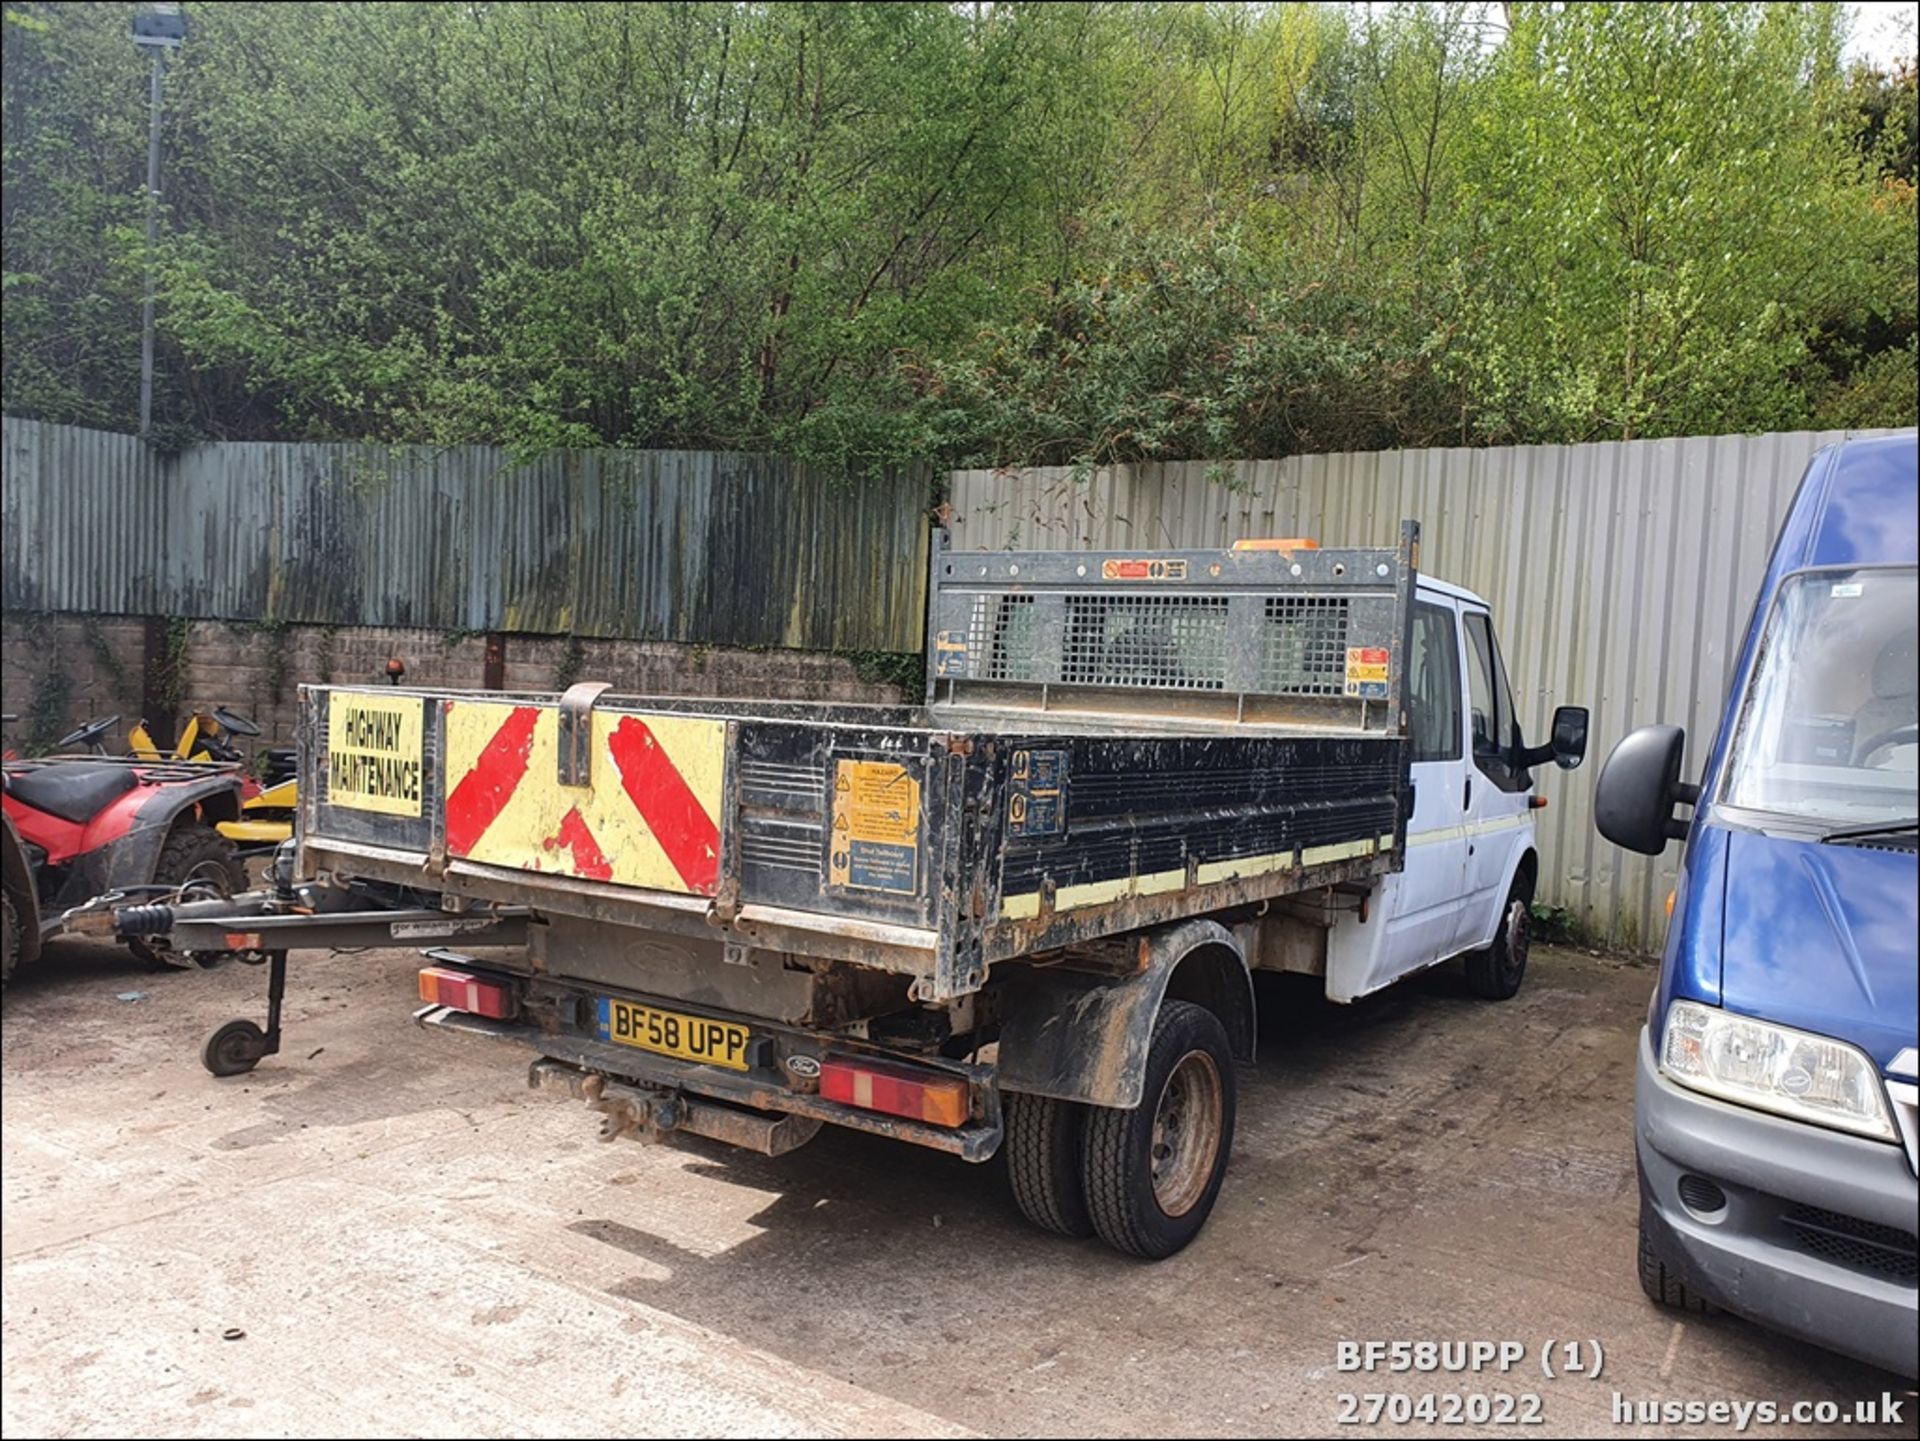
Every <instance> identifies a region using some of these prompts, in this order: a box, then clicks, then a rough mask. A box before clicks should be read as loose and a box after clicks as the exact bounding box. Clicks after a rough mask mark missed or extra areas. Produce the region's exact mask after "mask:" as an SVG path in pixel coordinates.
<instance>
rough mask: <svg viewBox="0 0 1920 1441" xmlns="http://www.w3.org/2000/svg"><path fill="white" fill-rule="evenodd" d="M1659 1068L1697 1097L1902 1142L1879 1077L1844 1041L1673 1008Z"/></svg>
mask: <svg viewBox="0 0 1920 1441" xmlns="http://www.w3.org/2000/svg"><path fill="white" fill-rule="evenodd" d="M1660 1069H1661V1070H1663V1071H1665V1072H1666V1073H1667V1074H1668V1075H1669V1076H1671V1077H1673V1079H1674V1080H1676V1081H1678V1082H1680V1083H1681V1084H1682V1085H1685V1086H1691V1087H1692V1088H1693V1089H1694V1090H1696V1091H1705V1092H1706V1093H1707V1094H1708V1095H1712V1096H1719V1097H1721V1098H1723V1099H1725V1100H1729V1101H1738V1102H1739V1103H1740V1104H1742V1105H1746V1106H1758V1107H1759V1108H1760V1109H1761V1110H1763V1111H1773V1112H1775V1113H1776V1114H1778V1115H1782V1116H1791V1117H1792V1118H1793V1119H1794V1120H1796V1121H1812V1122H1813V1123H1814V1124H1815V1125H1820V1126H1833V1127H1836V1128H1837V1129H1839V1130H1842V1131H1853V1132H1855V1133H1856V1134H1858V1135H1862V1136H1871V1137H1873V1138H1874V1139H1875V1140H1876V1141H1892V1140H1895V1139H1897V1138H1896V1136H1895V1134H1894V1129H1893V1118H1892V1117H1891V1116H1890V1115H1889V1114H1888V1113H1887V1103H1886V1098H1885V1097H1884V1095H1883V1094H1882V1092H1881V1086H1880V1075H1879V1072H1877V1071H1875V1070H1874V1068H1873V1062H1871V1061H1869V1060H1868V1059H1867V1057H1866V1055H1865V1054H1864V1053H1863V1052H1861V1051H1860V1050H1859V1049H1858V1048H1856V1047H1854V1046H1849V1045H1848V1044H1847V1043H1846V1042H1845V1041H1835V1040H1830V1039H1828V1038H1827V1037H1826V1036H1813V1035H1809V1034H1808V1033H1807V1032H1805V1031H1796V1030H1793V1029H1792V1028H1791V1027H1788V1026H1775V1025H1772V1024H1770V1023H1768V1022H1766V1021H1756V1020H1753V1019H1752V1018H1751V1017H1748V1016H1736V1015H1733V1014H1731V1013H1730V1012H1727V1011H1722V1010H1719V1009H1717V1008H1716V1007H1713V1006H1703V1005H1700V1004H1698V1003H1697V1002H1694V1001H1675V1002H1674V1003H1673V1005H1672V1007H1670V1008H1669V1009H1668V1011H1667V1033H1666V1038H1665V1041H1664V1043H1663V1044H1662V1046H1661V1048H1660Z"/></svg>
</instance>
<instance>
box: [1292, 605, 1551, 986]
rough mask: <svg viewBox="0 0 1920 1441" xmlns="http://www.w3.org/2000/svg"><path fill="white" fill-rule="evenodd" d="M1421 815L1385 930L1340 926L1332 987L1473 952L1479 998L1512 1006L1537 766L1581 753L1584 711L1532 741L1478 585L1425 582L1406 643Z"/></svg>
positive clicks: (1384, 904)
mask: <svg viewBox="0 0 1920 1441" xmlns="http://www.w3.org/2000/svg"><path fill="white" fill-rule="evenodd" d="M1407 733H1408V740H1409V746H1408V750H1409V757H1408V758H1409V762H1410V766H1409V769H1410V774H1411V777H1412V781H1413V812H1412V815H1411V817H1410V819H1409V820H1408V823H1407V854H1406V859H1405V866H1404V868H1403V869H1402V870H1400V871H1398V872H1397V873H1394V874H1391V875H1388V876H1385V877H1383V878H1382V880H1381V882H1380V894H1379V896H1378V908H1379V912H1380V924H1379V925H1377V926H1373V927H1367V926H1346V927H1340V928H1336V930H1335V931H1334V933H1333V934H1332V935H1331V936H1330V938H1329V950H1328V958H1327V995H1328V998H1329V999H1331V1000H1335V1001H1342V1002H1344V1001H1352V1000H1356V999H1358V998H1359V997H1360V996H1363V995H1366V994H1368V993H1369V992H1372V991H1376V990H1379V989H1380V988H1381V987H1382V986H1386V985H1389V984H1391V983H1392V982H1393V981H1395V980H1398V979H1399V978H1400V977H1402V976H1405V975H1407V974H1409V973H1411V972H1413V971H1417V970H1422V969H1425V968H1426V967H1428V966H1432V965H1435V964H1437V963H1439V962H1441V961H1446V960H1449V959H1452V958H1453V957H1455V956H1464V957H1465V966H1466V975H1467V982H1468V984H1469V985H1470V986H1471V987H1472V989H1473V991H1474V992H1475V994H1477V995H1479V996H1482V997H1484V998H1487V999H1490V1000H1505V999H1506V998H1507V997H1509V996H1512V995H1513V994H1514V993H1515V992H1517V991H1518V990H1519V989H1520V983H1521V980H1522V978H1523V977H1524V975H1525V972H1526V963H1527V950H1528V944H1529V939H1530V930H1531V915H1532V904H1533V896H1534V889H1535V886H1536V884H1537V883H1538V880H1539V874H1540V857H1539V851H1538V849H1537V847H1536V845H1535V843H1534V825H1533V813H1534V811H1535V810H1537V809H1538V808H1539V807H1541V806H1543V805H1545V804H1546V800H1545V798H1544V797H1541V796H1539V795H1537V794H1536V790H1535V784H1534V776H1533V768H1534V767H1536V766H1539V765H1542V764H1544V763H1548V762H1552V763H1554V764H1556V765H1559V766H1561V767H1562V768H1565V769H1571V768H1573V767H1574V766H1577V765H1578V764H1579V763H1580V760H1581V758H1582V757H1583V756H1584V755H1585V753H1586V736H1587V712H1586V711H1585V710H1584V709H1583V708H1581V707H1578V706H1561V707H1559V708H1558V709H1557V710H1556V711H1555V712H1554V715H1553V719H1552V722H1551V724H1550V727H1549V738H1548V740H1547V741H1546V742H1545V743H1544V744H1541V745H1537V746H1528V745H1527V744H1526V740H1525V737H1524V735H1523V732H1522V728H1521V721H1520V718H1519V716H1518V714H1517V713H1516V711H1515V709H1514V703H1513V691H1512V688H1511V686H1510V685H1509V684H1508V681H1507V668H1506V663H1505V661H1504V660H1503V659H1502V658H1501V654H1500V643H1499V641H1498V639H1497V638H1496V636H1495V633H1494V621H1493V614H1492V610H1491V607H1489V606H1488V604H1487V602H1486V601H1484V600H1482V599H1481V598H1480V597H1479V596H1477V595H1475V594H1474V593H1473V592H1472V591H1469V590H1464V589H1462V588H1461V587H1459V586H1455V585H1448V584H1447V583H1445V582H1444V581H1439V580H1435V579H1433V578H1431V577H1428V576H1422V577H1421V578H1420V584H1419V587H1418V590H1417V593H1416V596H1415V603H1414V608H1413V619H1412V632H1411V637H1410V640H1409V645H1408V669H1407Z"/></svg>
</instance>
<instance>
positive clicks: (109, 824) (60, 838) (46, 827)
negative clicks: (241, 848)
mask: <svg viewBox="0 0 1920 1441" xmlns="http://www.w3.org/2000/svg"><path fill="white" fill-rule="evenodd" d="M119 720H120V717H119V716H117V715H116V716H108V717H107V718H106V719H104V720H96V721H89V722H88V723H87V724H86V725H84V726H82V727H80V729H78V730H76V731H74V732H73V733H72V734H71V735H67V736H63V737H62V738H61V739H60V741H59V745H60V747H61V748H62V749H65V748H67V747H70V746H91V747H92V748H93V750H94V752H95V753H94V754H92V755H78V756H71V755H69V756H48V757H44V758H41V759H37V760H13V759H9V760H7V761H6V762H5V765H4V775H5V799H4V805H5V813H6V819H7V827H6V829H7V832H8V834H7V837H6V841H5V844H6V847H7V853H6V855H5V856H4V857H3V859H4V860H5V861H6V874H5V877H4V879H5V897H6V901H7V917H6V924H7V932H6V972H5V973H6V975H8V976H11V975H12V973H13V968H14V966H15V965H16V964H17V963H18V962H19V961H22V960H29V959H31V958H32V957H33V956H34V955H36V954H38V952H39V950H40V948H41V943H42V942H43V941H46V940H50V939H52V938H53V937H54V936H56V935H58V934H59V933H60V932H61V931H62V930H64V929H68V928H69V926H70V925H72V928H74V929H94V928H93V927H88V926H86V925H85V924H84V922H81V917H82V916H83V915H90V914H92V913H99V914H101V915H104V914H105V907H106V906H107V905H108V904H112V903H116V902H120V901H124V900H127V899H131V898H141V899H150V900H156V901H160V900H165V899H167V898H168V897H174V898H176V899H181V900H187V899H192V898H195V897H206V896H215V895H219V896H226V895H233V894H235V893H237V892H240V891H243V890H245V889H246V885H247V877H246V870H245V868H244V867H243V866H242V865H241V864H240V862H239V860H238V859H237V858H236V857H235V855H234V850H233V842H231V841H229V840H228V839H226V837H224V836H222V835H221V834H220V833H219V832H218V831H217V830H215V829H214V827H215V825H216V824H217V823H218V822H220V821H235V820H238V819H239V818H240V792H241V774H240V768H239V767H238V766H234V765H219V764H209V763H208V762H206V761H170V760H160V761H145V760H134V759H129V758H123V757H116V756H108V755H107V754H106V753H105V751H104V750H103V749H102V747H101V745H100V738H101V737H102V736H104V735H106V734H107V732H108V731H110V730H112V729H113V727H114V726H115V725H117V724H118V723H119ZM16 841H17V842H18V845H17V850H18V855H17V856H16V855H15V854H14V851H15V849H16V846H15V842H16ZM16 870H18V871H19V872H22V873H24V874H23V876H22V877H21V878H20V879H19V881H18V882H16ZM36 913H37V916H38V920H37V921H36V920H34V919H33V917H34V916H35V915H36ZM75 922H81V923H80V924H74V923H75ZM126 944H127V947H128V949H129V950H131V951H132V952H133V953H134V954H135V955H137V956H139V957H141V958H142V959H143V960H148V961H164V962H167V963H170V964H174V965H182V966H184V965H191V964H192V959H191V957H188V956H185V955H178V956H176V955H173V954H172V953H170V952H169V951H168V950H167V949H166V948H165V947H164V945H155V944H152V943H150V942H147V941H143V940H134V939H130V940H128V941H127V943H126Z"/></svg>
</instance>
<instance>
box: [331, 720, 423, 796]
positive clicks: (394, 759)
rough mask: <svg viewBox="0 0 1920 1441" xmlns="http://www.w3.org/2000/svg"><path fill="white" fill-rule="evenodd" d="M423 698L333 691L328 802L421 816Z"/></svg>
mask: <svg viewBox="0 0 1920 1441" xmlns="http://www.w3.org/2000/svg"><path fill="white" fill-rule="evenodd" d="M420 770H421V766H420V698H419V697H418V696H384V695H365V694H362V693H360V692H358V691H335V692H334V693H333V695H332V698H331V699H330V700H329V701H328V702H327V803H328V804H329V805H335V806H345V807H347V808H348V809H350V810H357V811H379V812H381V813H382V814H383V815H390V816H417V815H419V814H420Z"/></svg>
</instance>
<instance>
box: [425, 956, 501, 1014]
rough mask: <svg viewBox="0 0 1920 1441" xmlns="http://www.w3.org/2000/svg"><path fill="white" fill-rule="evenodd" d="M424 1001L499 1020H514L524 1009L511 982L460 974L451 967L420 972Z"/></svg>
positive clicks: (465, 973)
mask: <svg viewBox="0 0 1920 1441" xmlns="http://www.w3.org/2000/svg"><path fill="white" fill-rule="evenodd" d="M420 999H421V1000H423V1001H425V1002H427V1003H428V1004H429V1005H434V1006H445V1007H447V1008H448V1009H449V1010H454V1011H466V1012H468V1013H469V1014H471V1015H475V1016H486V1017H489V1018H490V1019H492V1020H496V1021H507V1020H511V1019H512V1018H513V1017H514V1016H515V1015H517V1014H518V1013H519V1010H520V1000H519V997H518V996H516V995H515V994H514V990H513V987H512V986H511V985H509V984H508V983H507V982H505V981H495V980H489V979H487V978H486V977H484V976H476V975H474V974H472V973H471V972H470V971H456V970H454V969H453V968H452V967H451V966H428V967H427V968H426V969H425V970H423V971H421V972H420Z"/></svg>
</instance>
